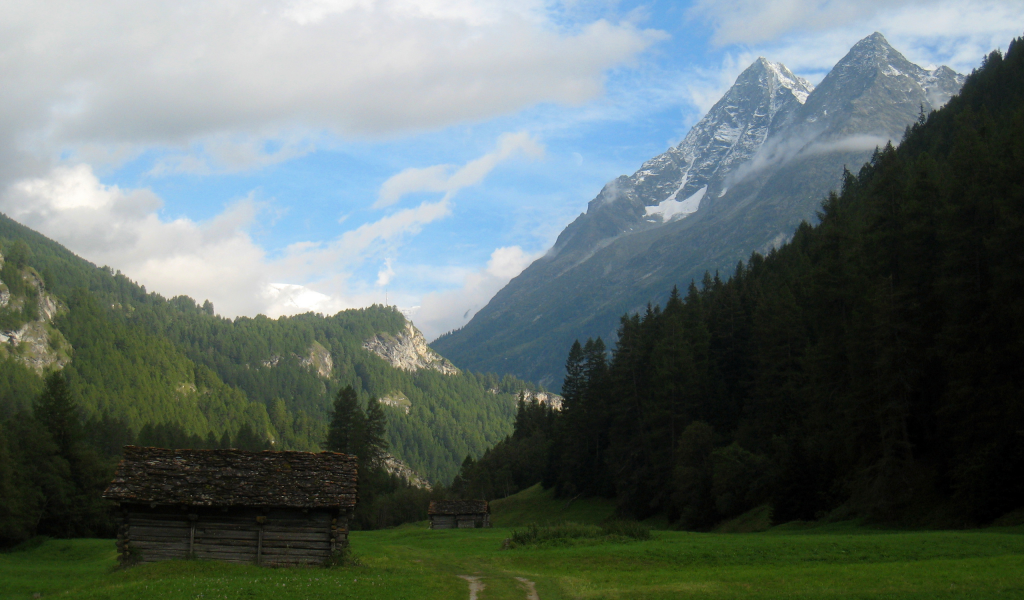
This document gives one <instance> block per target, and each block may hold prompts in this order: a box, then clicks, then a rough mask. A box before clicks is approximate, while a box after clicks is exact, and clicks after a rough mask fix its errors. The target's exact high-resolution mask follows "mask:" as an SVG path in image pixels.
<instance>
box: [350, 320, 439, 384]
mask: <svg viewBox="0 0 1024 600" xmlns="http://www.w3.org/2000/svg"><path fill="white" fill-rule="evenodd" d="M363 348H364V349H366V350H369V351H370V352H373V353H374V354H376V355H377V356H379V357H381V358H383V359H384V360H386V361H388V364H390V365H391V366H392V367H395V368H398V369H402V370H403V371H409V372H411V373H415V372H416V371H418V370H420V369H434V370H435V371H438V372H439V373H441V374H443V375H458V374H459V370H458V369H456V368H455V365H453V364H452V363H451V362H450V361H449V360H448V359H446V358H444V357H443V356H441V355H440V354H438V353H437V352H434V351H433V350H431V348H430V346H428V345H427V340H426V338H424V337H423V334H422V333H420V330H419V329H416V327H415V326H413V324H412V323H411V322H408V321H407V322H406V324H405V330H404V331H402V332H400V333H398V334H397V335H391V334H388V333H378V334H377V335H375V336H373V337H372V338H370V339H368V340H366V341H365V342H364V343H363Z"/></svg>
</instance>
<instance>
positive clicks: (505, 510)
mask: <svg viewBox="0 0 1024 600" xmlns="http://www.w3.org/2000/svg"><path fill="white" fill-rule="evenodd" d="M614 514H615V503H614V502H613V501H612V500H607V499H604V498H579V499H577V500H572V501H570V500H565V499H558V498H555V491H554V490H553V489H550V490H544V489H542V488H541V487H540V484H539V483H538V484H537V485H535V486H533V487H529V488H526V489H525V490H523V491H521V492H519V493H518V494H513V495H512V496H509V497H508V498H502V499H501V500H494V501H492V502H491V523H492V524H493V525H494V526H495V527H525V526H527V525H531V524H536V525H556V524H558V523H565V522H567V521H571V522H573V523H580V524H583V525H600V524H601V523H603V522H604V521H607V520H609V519H611V518H612V516H613V515H614Z"/></svg>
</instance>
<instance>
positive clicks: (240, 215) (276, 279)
mask: <svg viewBox="0 0 1024 600" xmlns="http://www.w3.org/2000/svg"><path fill="white" fill-rule="evenodd" d="M541 151H542V149H541V147H540V145H539V144H538V143H537V142H536V141H534V140H533V139H532V138H530V137H529V136H528V135H526V134H511V135H503V136H501V137H500V138H499V140H498V143H497V148H496V149H495V150H494V151H492V152H489V153H487V154H484V155H483V156H481V157H480V158H477V159H474V160H472V161H470V162H468V163H467V164H466V165H465V166H463V167H461V168H460V169H457V170H456V171H455V172H454V173H452V174H451V175H446V177H445V178H444V180H443V182H442V183H443V185H442V186H441V187H440V188H439V189H438V191H444V192H446V193H445V195H444V197H443V198H441V199H440V200H437V201H424V202H422V203H420V204H419V205H418V206H415V207H411V208H404V209H401V210H398V211H395V212H393V213H391V214H389V215H386V216H383V217H381V218H380V219H378V220H376V221H371V222H369V223H364V224H362V225H360V226H358V227H356V228H354V229H350V230H348V231H345V232H344V233H342V234H340V235H339V236H338V237H336V238H335V239H333V240H330V241H326V242H300V243H296V244H292V245H291V246H289V247H288V248H287V249H286V250H285V252H284V253H283V255H282V256H280V257H278V258H273V259H272V258H270V257H268V256H267V255H266V253H265V252H264V251H263V249H262V248H260V247H259V246H258V245H257V244H256V243H255V242H254V241H253V240H252V238H251V236H250V235H249V233H248V230H249V229H250V228H252V227H253V226H254V224H255V219H256V217H257V214H258V213H259V212H260V211H261V210H263V207H262V206H261V205H260V204H259V203H258V202H257V201H256V200H255V199H254V198H253V197H252V195H251V194H250V196H249V197H247V198H243V199H241V200H238V201H236V202H234V203H233V204H231V205H229V206H227V207H226V208H225V210H224V211H223V212H222V213H221V214H220V215H218V216H216V217H215V218H213V219H211V220H209V221H207V222H204V223H197V222H194V221H192V220H189V219H185V218H179V219H175V220H173V221H164V220H162V219H161V218H160V216H159V215H158V211H159V210H160V208H161V207H162V205H163V202H162V201H161V200H160V198H158V197H157V196H156V195H155V194H153V192H151V191H150V190H147V189H136V190H123V189H121V188H119V187H118V186H108V185H104V184H103V183H102V182H100V180H99V179H98V178H97V177H96V175H95V174H94V173H93V170H92V168H91V167H90V166H88V165H84V164H80V165H76V166H73V167H57V168H54V169H53V170H52V171H51V172H50V173H49V174H48V175H47V176H46V177H35V178H28V179H23V180H20V181H18V182H17V183H15V184H14V185H12V186H11V187H10V188H9V189H8V191H7V193H6V194H4V195H3V196H2V197H0V210H3V211H4V212H6V213H7V214H9V215H10V216H11V217H13V218H15V219H17V220H18V221H20V222H22V223H24V224H25V225H27V226H29V227H32V228H34V229H36V230H38V231H40V232H42V233H43V234H44V235H47V236H49V237H51V238H54V239H58V240H60V241H61V243H63V244H64V245H65V246H67V247H68V248H69V249H71V250H72V251H73V252H75V253H77V254H79V255H81V256H83V257H84V258H86V259H88V260H90V261H92V262H95V263H97V264H101V265H102V264H109V265H112V266H115V267H116V268H117V269H119V270H121V271H123V272H124V273H126V274H127V275H128V276H129V277H131V278H133V279H135V280H137V281H138V282H139V283H141V284H144V285H146V286H147V287H148V288H149V289H150V290H152V291H157V292H160V293H162V294H164V295H166V296H174V295H178V294H186V295H189V296H191V297H193V298H194V299H196V300H199V301H202V300H205V299H209V300H211V301H212V302H213V303H214V306H215V307H216V309H217V311H218V313H220V314H222V315H225V316H231V317H233V316H238V315H253V314H257V313H261V312H262V313H264V314H268V315H270V316H279V315H282V314H293V313H296V312H304V311H307V310H314V311H318V312H336V311H337V310H341V309H342V308H351V307H356V306H365V305H366V304H370V303H372V302H375V301H379V300H382V298H381V299H378V298H377V297H376V295H377V292H376V291H375V288H379V287H383V286H387V285H389V284H390V283H391V282H392V280H393V279H394V277H395V276H396V271H395V269H394V266H393V265H394V263H393V260H394V259H393V255H394V253H395V252H397V251H398V250H399V249H400V247H401V245H402V243H403V242H404V240H405V239H406V238H407V237H408V236H412V235H416V234H417V233H419V232H420V231H421V230H422V228H423V227H424V226H426V225H428V224H430V223H432V222H434V221H437V220H438V219H442V218H445V217H447V216H448V215H450V214H451V210H452V200H451V196H452V195H453V194H454V193H455V192H457V191H458V190H459V189H462V188H463V187H466V186H468V185H473V184H475V183H477V182H479V181H481V180H482V179H483V178H484V177H485V176H486V175H487V174H488V173H489V172H490V171H491V170H493V169H494V167H495V166H496V165H498V164H499V163H500V162H501V161H502V160H505V159H507V158H508V157H510V156H512V155H514V154H516V153H526V154H531V155H537V154H538V153H540V152H541ZM522 256H524V255H522V252H521V250H519V249H518V247H515V248H514V250H510V249H499V250H498V251H496V254H495V255H494V256H492V259H491V262H490V263H488V267H487V269H486V270H485V271H484V272H485V273H487V274H488V275H487V277H489V278H492V279H493V278H494V277H498V278H499V279H500V278H501V277H504V278H505V279H504V281H507V280H508V278H509V277H511V275H508V276H507V277H506V276H505V275H506V274H507V272H508V269H509V265H510V264H511V265H513V270H515V266H516V265H518V262H517V260H518V259H520V258H522ZM376 260H382V261H383V264H382V266H381V267H380V268H379V270H378V271H377V278H376V281H375V282H374V281H373V280H372V279H371V280H368V281H360V280H354V279H353V277H352V273H353V272H355V271H357V270H359V269H360V268H361V267H363V266H364V265H367V264H373V263H372V262H371V261H376ZM518 268H519V269H520V270H521V268H522V267H518ZM517 272H518V271H517ZM470 279H472V278H470ZM478 279H479V278H478ZM467 281H469V280H467ZM472 281H475V282H476V283H475V284H474V285H473V286H472V287H473V289H477V288H480V285H482V282H483V281H484V280H479V281H478V280H477V279H472ZM488 281H490V279H488ZM485 287H486V286H485ZM492 287H493V286H492ZM499 287H500V286H499ZM480 289H483V288H480ZM487 289H491V288H489V287H488V288H487ZM496 290H497V288H494V289H493V290H491V291H492V292H493V291H496ZM404 300H408V301H411V302H415V300H416V298H413V297H410V298H404ZM483 301H486V298H484V299H483Z"/></svg>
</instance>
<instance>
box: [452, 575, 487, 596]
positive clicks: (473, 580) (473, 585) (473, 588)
mask: <svg viewBox="0 0 1024 600" xmlns="http://www.w3.org/2000/svg"><path fill="white" fill-rule="evenodd" d="M459 577H460V578H462V579H465V580H466V581H468V582H469V600H477V598H476V595H477V594H478V593H479V592H482V591H484V588H485V587H487V586H486V585H484V583H483V582H481V581H480V578H479V577H476V576H473V575H459Z"/></svg>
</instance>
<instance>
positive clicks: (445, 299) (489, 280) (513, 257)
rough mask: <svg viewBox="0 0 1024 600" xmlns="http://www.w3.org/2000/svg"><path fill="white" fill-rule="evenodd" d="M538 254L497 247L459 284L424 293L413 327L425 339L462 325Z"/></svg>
mask: <svg viewBox="0 0 1024 600" xmlns="http://www.w3.org/2000/svg"><path fill="white" fill-rule="evenodd" d="M541 254H543V252H541V253H537V254H529V253H527V252H524V251H523V249H522V248H521V247H519V246H506V247H503V248H497V249H496V250H494V252H492V253H491V258H490V260H488V261H487V266H485V267H484V268H482V269H479V270H475V271H468V272H466V273H465V274H464V275H463V277H462V286H461V287H459V288H457V289H452V290H447V291H443V292H432V293H428V294H426V295H424V296H423V299H422V300H421V303H420V306H419V307H418V308H417V309H416V311H415V313H414V314H413V315H412V316H413V318H414V319H415V321H416V326H417V327H419V328H420V330H421V331H423V334H424V335H425V336H426V337H427V339H433V338H436V337H437V336H439V335H441V334H442V333H444V332H446V331H451V330H452V329H456V328H459V327H462V326H463V325H465V324H466V323H468V322H469V320H470V319H471V318H473V315H475V314H476V312H477V311H478V310H480V309H481V308H483V307H484V305H485V304H487V302H488V301H489V300H490V299H491V297H492V296H494V294H496V293H497V292H498V290H500V289H501V288H503V287H504V286H505V284H507V283H508V282H509V280H511V279H512V278H513V277H515V276H517V275H519V274H520V273H522V272H523V269H525V268H526V267H528V266H530V263H532V262H533V261H534V260H536V259H537V258H538V257H539V256H540V255H541Z"/></svg>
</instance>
